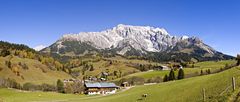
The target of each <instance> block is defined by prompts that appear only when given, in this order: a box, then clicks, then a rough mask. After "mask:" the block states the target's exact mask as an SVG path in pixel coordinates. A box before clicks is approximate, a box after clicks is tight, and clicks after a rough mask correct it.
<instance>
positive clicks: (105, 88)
mask: <svg viewBox="0 0 240 102" xmlns="http://www.w3.org/2000/svg"><path fill="white" fill-rule="evenodd" d="M85 87H86V91H85V92H86V94H88V95H97V94H114V93H116V91H117V89H118V86H117V85H115V84H114V83H108V82H87V83H85Z"/></svg>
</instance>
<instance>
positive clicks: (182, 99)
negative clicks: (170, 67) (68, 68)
mask: <svg viewBox="0 0 240 102" xmlns="http://www.w3.org/2000/svg"><path fill="white" fill-rule="evenodd" d="M232 77H235V78H236V88H237V90H239V88H240V67H235V68H232V69H229V70H226V71H224V72H220V73H217V74H211V75H205V76H199V77H194V78H188V79H184V80H178V81H171V82H166V83H160V84H155V85H148V86H136V87H134V88H131V89H129V90H126V91H122V92H119V93H117V94H113V95H107V96H86V95H72V94H59V93H52V92H22V91H17V90H14V89H0V102H1V101H3V102H156V101H157V102H166V101H167V102H202V101H203V95H202V89H203V88H205V90H206V101H211V102H212V101H213V102H215V101H221V102H227V101H229V100H230V99H231V97H232V94H237V93H238V92H233V91H232V89H231V88H228V87H231V78H232ZM143 94H147V95H148V96H147V97H146V98H142V97H141V96H142V95H143ZM231 100H232V101H234V100H235V99H231Z"/></svg>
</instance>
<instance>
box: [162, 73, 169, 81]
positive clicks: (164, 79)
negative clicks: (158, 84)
mask: <svg viewBox="0 0 240 102" xmlns="http://www.w3.org/2000/svg"><path fill="white" fill-rule="evenodd" d="M167 81H168V75H167V74H166V75H165V76H164V78H163V82H167Z"/></svg>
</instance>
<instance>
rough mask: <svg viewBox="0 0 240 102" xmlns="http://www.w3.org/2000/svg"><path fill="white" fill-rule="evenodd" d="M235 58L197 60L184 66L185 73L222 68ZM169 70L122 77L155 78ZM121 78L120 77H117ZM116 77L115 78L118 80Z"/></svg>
mask: <svg viewBox="0 0 240 102" xmlns="http://www.w3.org/2000/svg"><path fill="white" fill-rule="evenodd" d="M235 63H236V61H235V60H224V61H218V62H216V61H206V62H199V63H196V64H195V68H184V72H185V75H186V76H188V75H192V74H197V75H199V74H200V73H201V70H203V72H204V73H205V72H206V70H208V69H211V71H212V72H213V71H216V70H220V68H224V67H225V65H226V64H228V65H231V64H235ZM169 72H170V71H147V72H139V73H134V74H130V75H127V76H124V77H123V78H130V77H133V76H137V77H141V78H144V79H145V80H147V79H150V78H155V77H157V76H160V77H162V78H163V77H164V76H165V75H166V74H167V75H168V74H169ZM175 74H176V75H177V71H175ZM119 79H121V78H119ZM119 79H116V80H119Z"/></svg>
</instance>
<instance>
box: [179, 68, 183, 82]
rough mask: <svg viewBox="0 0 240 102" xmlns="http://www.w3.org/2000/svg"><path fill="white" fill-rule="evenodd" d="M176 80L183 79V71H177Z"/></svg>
mask: <svg viewBox="0 0 240 102" xmlns="http://www.w3.org/2000/svg"><path fill="white" fill-rule="evenodd" d="M178 79H179V80H180V79H184V71H183V69H179V71H178Z"/></svg>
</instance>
